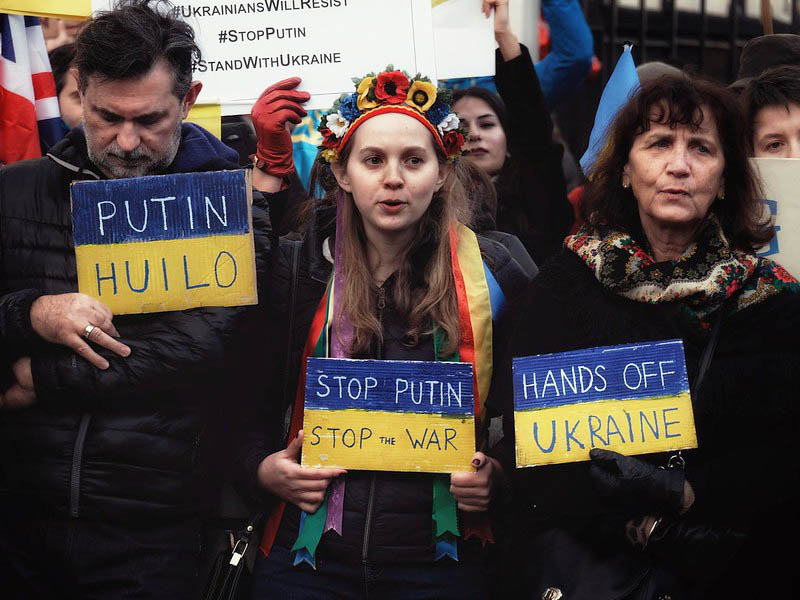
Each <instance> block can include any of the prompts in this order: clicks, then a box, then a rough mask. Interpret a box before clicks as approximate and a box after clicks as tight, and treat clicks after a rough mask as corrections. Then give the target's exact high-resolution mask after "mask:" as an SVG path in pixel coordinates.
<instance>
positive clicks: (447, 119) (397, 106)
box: [317, 65, 464, 163]
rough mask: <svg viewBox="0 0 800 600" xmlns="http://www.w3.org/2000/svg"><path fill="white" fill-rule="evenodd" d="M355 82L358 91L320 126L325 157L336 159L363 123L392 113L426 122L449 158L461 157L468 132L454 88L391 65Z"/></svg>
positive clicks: (346, 96)
mask: <svg viewBox="0 0 800 600" xmlns="http://www.w3.org/2000/svg"><path fill="white" fill-rule="evenodd" d="M353 83H354V84H355V86H356V91H355V92H353V93H352V94H343V95H342V96H341V97H340V98H339V99H338V100H336V102H334V103H333V108H331V110H329V111H328V112H327V113H325V114H324V115H322V120H321V121H320V124H319V127H318V128H317V129H318V131H319V132H320V134H321V135H322V144H321V145H320V148H321V150H322V152H321V154H322V158H324V159H325V160H326V161H327V162H329V163H333V162H336V160H337V159H338V158H339V150H340V149H341V148H343V147H344V145H345V144H346V143H347V141H348V140H349V139H350V136H351V135H353V132H354V131H355V130H356V128H357V127H358V126H359V125H361V124H362V123H363V122H364V121H366V120H367V119H370V118H371V117H374V116H377V115H380V114H384V113H389V112H394V113H401V114H407V115H409V116H411V117H414V118H415V119H417V120H418V121H419V122H420V123H422V124H423V125H425V127H426V128H427V129H428V131H430V132H431V134H432V135H433V139H434V140H436V145H437V146H439V149H440V150H441V151H442V152H443V153H444V155H445V156H446V157H447V158H448V159H449V160H455V159H456V158H458V157H459V156H461V148H462V146H463V145H464V133H463V132H462V131H460V130H459V120H458V117H457V116H456V115H455V113H453V112H451V111H450V103H451V102H452V93H451V92H450V90H448V89H447V88H438V89H437V88H436V87H435V86H434V85H433V84H432V83H431V80H430V79H428V78H427V77H423V76H422V75H420V74H419V73H418V74H417V75H416V76H414V77H411V76H410V75H409V74H408V73H406V72H405V71H396V70H395V69H394V67H392V66H391V65H389V66H388V67H386V70H385V71H382V72H381V73H378V74H377V75H375V74H374V73H369V74H367V75H366V76H365V77H363V78H361V79H359V78H357V77H356V78H354V79H353Z"/></svg>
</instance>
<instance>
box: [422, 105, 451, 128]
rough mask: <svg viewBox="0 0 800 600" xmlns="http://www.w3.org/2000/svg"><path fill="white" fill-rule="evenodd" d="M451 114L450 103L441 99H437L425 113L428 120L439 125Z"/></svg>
mask: <svg viewBox="0 0 800 600" xmlns="http://www.w3.org/2000/svg"><path fill="white" fill-rule="evenodd" d="M449 114H450V105H449V104H447V103H446V102H442V101H441V100H437V101H436V102H435V103H434V105H433V106H431V107H430V108H429V109H428V112H427V113H425V116H426V117H428V120H429V121H430V122H431V123H433V124H434V125H438V124H439V123H441V122H442V121H444V120H445V119H446V118H447V115H449Z"/></svg>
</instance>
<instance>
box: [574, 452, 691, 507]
mask: <svg viewBox="0 0 800 600" xmlns="http://www.w3.org/2000/svg"><path fill="white" fill-rule="evenodd" d="M589 457H590V458H591V459H592V466H591V469H590V473H591V477H592V483H594V485H595V488H596V489H597V491H598V493H600V495H602V496H604V497H605V498H607V499H608V500H610V501H611V502H612V503H613V504H615V505H617V506H619V507H620V508H622V509H623V510H625V511H627V512H629V513H630V514H632V515H654V516H659V517H660V516H666V517H669V516H677V515H678V514H679V513H680V512H681V508H682V502H683V485H684V481H685V477H684V474H683V470H681V469H659V468H658V467H656V466H654V465H651V464H650V463H646V462H644V461H642V460H639V459H638V458H632V457H630V456H623V455H622V454H619V453H618V452H612V451H610V450H601V449H600V448H594V449H592V450H591V451H590V452H589Z"/></svg>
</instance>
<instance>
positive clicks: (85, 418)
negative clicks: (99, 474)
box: [69, 413, 92, 518]
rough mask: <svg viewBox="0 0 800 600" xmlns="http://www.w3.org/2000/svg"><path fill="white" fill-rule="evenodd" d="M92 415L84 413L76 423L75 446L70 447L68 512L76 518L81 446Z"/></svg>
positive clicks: (81, 459) (81, 457) (77, 512)
mask: <svg viewBox="0 0 800 600" xmlns="http://www.w3.org/2000/svg"><path fill="white" fill-rule="evenodd" d="M91 419H92V415H91V414H89V413H84V414H83V415H81V422H80V424H79V425H78V435H77V436H75V446H74V448H73V449H72V472H71V473H70V478H69V514H70V516H71V517H75V518H77V517H78V516H79V513H80V495H81V464H82V463H83V446H84V443H85V442H86V433H87V432H88V431H89V421H91Z"/></svg>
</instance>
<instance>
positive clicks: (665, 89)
mask: <svg viewBox="0 0 800 600" xmlns="http://www.w3.org/2000/svg"><path fill="white" fill-rule="evenodd" d="M704 111H705V112H704ZM704 114H705V116H707V117H710V118H713V119H714V122H715V124H716V126H717V131H718V132H719V138H720V142H721V144H722V151H723V155H724V157H725V169H724V172H723V176H724V178H725V198H724V199H722V200H716V201H714V203H713V204H712V205H711V209H710V212H712V213H714V214H715V215H716V216H717V218H718V219H719V221H720V223H721V224H722V230H723V231H724V233H725V235H726V236H727V238H728V240H729V241H730V243H731V245H732V246H733V247H734V248H737V249H740V250H744V251H746V252H753V251H755V250H757V249H758V248H760V247H761V246H763V245H764V244H765V243H766V242H768V241H769V240H770V239H772V236H773V235H774V230H773V228H772V226H771V225H770V222H769V218H768V217H767V218H765V216H764V212H763V210H762V205H761V202H760V197H759V196H760V186H759V182H758V180H757V178H756V175H755V173H754V172H753V169H752V167H751V165H750V161H749V158H748V151H747V150H748V142H747V139H746V133H745V131H746V128H745V123H744V118H743V115H742V111H741V110H740V106H739V103H738V101H737V99H736V97H735V96H734V95H733V94H732V93H731V92H730V90H728V89H727V88H724V87H722V86H720V85H718V84H715V83H712V82H710V81H705V80H702V79H696V78H694V79H693V78H690V77H684V76H680V77H675V76H664V77H660V78H658V79H656V80H654V81H652V82H650V83H648V84H646V85H644V86H643V87H642V88H641V89H640V90H639V91H638V92H637V93H636V94H635V95H634V96H633V98H631V99H630V100H629V101H628V103H627V104H626V105H625V106H624V107H623V108H622V109H621V110H620V112H619V113H618V114H617V117H616V119H615V120H614V123H613V125H612V127H611V132H610V135H609V139H608V143H607V145H606V147H605V148H604V150H603V152H601V154H600V156H599V157H598V159H597V162H596V163H595V165H594V167H593V168H592V170H591V172H590V173H589V179H590V183H589V184H588V186H587V188H586V192H585V194H584V197H583V201H582V203H581V213H582V215H583V218H584V219H585V220H586V222H587V223H589V224H591V225H593V226H597V225H605V226H610V227H614V228H617V229H623V230H625V231H628V232H638V231H639V230H640V229H641V223H640V221H639V212H638V208H637V203H636V198H635V197H634V196H633V191H632V189H630V188H629V189H623V188H622V171H623V168H624V166H625V164H626V163H627V162H628V155H629V154H630V150H631V147H632V146H633V141H634V139H635V138H636V137H637V136H638V135H640V134H641V133H643V132H645V131H648V130H649V129H650V124H651V122H657V123H662V124H665V125H668V126H669V127H671V128H675V127H678V126H679V125H684V126H687V127H690V128H692V129H697V128H698V127H699V126H700V125H701V123H702V119H703V116H704ZM654 117H655V118H654Z"/></svg>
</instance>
